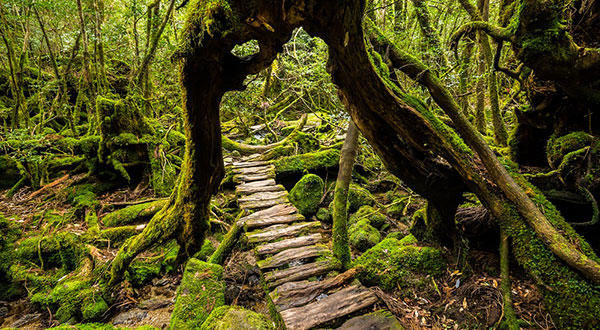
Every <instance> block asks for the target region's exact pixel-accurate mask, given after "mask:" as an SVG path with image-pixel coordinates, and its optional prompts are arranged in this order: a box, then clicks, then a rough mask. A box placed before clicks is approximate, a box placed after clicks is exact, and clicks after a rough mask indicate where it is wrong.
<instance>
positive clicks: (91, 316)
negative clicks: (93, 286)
mask: <svg viewBox="0 0 600 330" xmlns="http://www.w3.org/2000/svg"><path fill="white" fill-rule="evenodd" d="M107 310H108V304H107V303H106V301H104V299H103V298H102V297H100V296H91V297H88V298H86V299H84V301H83V306H82V307H81V316H82V319H83V320H99V319H100V318H101V317H102V315H103V314H104V313H105V312H106V311H107Z"/></svg>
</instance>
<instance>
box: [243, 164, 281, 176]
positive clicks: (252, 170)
mask: <svg viewBox="0 0 600 330" xmlns="http://www.w3.org/2000/svg"><path fill="white" fill-rule="evenodd" d="M274 170H275V166H273V165H272V164H268V165H263V166H255V167H239V168H234V169H233V173H234V174H259V173H268V172H272V171H274Z"/></svg>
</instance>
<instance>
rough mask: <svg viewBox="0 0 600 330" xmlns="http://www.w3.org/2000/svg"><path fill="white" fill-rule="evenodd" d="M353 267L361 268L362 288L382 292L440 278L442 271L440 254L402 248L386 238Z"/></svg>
mask: <svg viewBox="0 0 600 330" xmlns="http://www.w3.org/2000/svg"><path fill="white" fill-rule="evenodd" d="M354 266H361V267H362V270H361V272H360V273H359V275H358V278H359V279H360V281H361V282H362V283H363V284H365V285H378V286H380V287H381V288H382V289H384V290H392V289H394V288H397V287H401V288H402V287H408V286H411V285H414V284H417V283H419V279H420V278H422V277H425V276H428V275H431V276H441V275H443V273H444V270H445V269H446V264H445V262H444V258H443V256H442V252H441V251H440V250H438V249H436V248H433V247H419V246H414V245H406V244H403V243H401V241H399V240H397V239H395V238H386V239H385V240H383V241H381V242H380V243H379V244H377V245H375V246H374V247H373V248H371V249H369V250H368V251H366V252H365V253H363V254H362V255H361V256H360V257H358V258H357V259H356V261H355V262H354Z"/></svg>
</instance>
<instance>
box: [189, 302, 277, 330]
mask: <svg viewBox="0 0 600 330" xmlns="http://www.w3.org/2000/svg"><path fill="white" fill-rule="evenodd" d="M274 329H275V325H274V323H273V322H272V321H271V320H270V319H269V318H268V317H266V316H264V315H262V314H258V313H256V312H253V311H250V310H247V309H244V308H242V307H238V306H221V307H219V308H216V309H214V310H213V311H212V313H210V315H209V317H208V318H207V319H206V321H205V322H204V323H203V324H202V327H201V328H200V330H274Z"/></svg>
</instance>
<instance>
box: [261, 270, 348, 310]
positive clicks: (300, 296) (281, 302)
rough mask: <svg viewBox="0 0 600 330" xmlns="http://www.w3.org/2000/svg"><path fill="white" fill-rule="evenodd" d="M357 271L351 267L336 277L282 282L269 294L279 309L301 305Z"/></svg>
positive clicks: (343, 281)
mask: <svg viewBox="0 0 600 330" xmlns="http://www.w3.org/2000/svg"><path fill="white" fill-rule="evenodd" d="M358 272H359V269H358V268H351V269H349V270H347V271H345V272H343V273H341V274H339V275H338V276H336V277H330V278H327V279H324V280H322V281H312V282H309V281H299V282H287V283H283V284H282V285H280V286H278V287H277V288H275V290H273V291H271V293H269V295H270V296H271V299H273V303H274V304H275V306H276V307H277V308H278V310H279V311H283V310H286V309H289V308H292V307H298V306H303V305H306V304H308V303H309V302H311V301H312V300H314V299H315V298H316V297H318V296H319V295H320V294H321V293H323V292H325V291H327V290H329V289H331V288H335V287H338V286H340V285H342V284H344V283H346V282H347V281H349V280H351V279H352V278H354V276H356V274H358Z"/></svg>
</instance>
